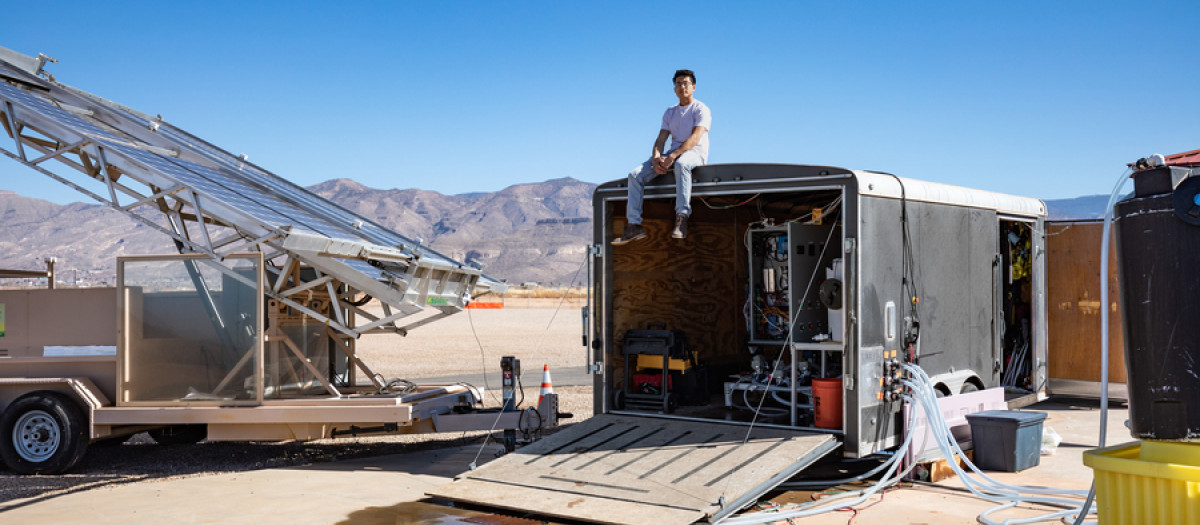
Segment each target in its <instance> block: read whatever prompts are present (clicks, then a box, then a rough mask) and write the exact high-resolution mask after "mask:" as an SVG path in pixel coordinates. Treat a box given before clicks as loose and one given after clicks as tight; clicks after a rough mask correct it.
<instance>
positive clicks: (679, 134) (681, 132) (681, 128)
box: [662, 99, 712, 164]
mask: <svg viewBox="0 0 1200 525" xmlns="http://www.w3.org/2000/svg"><path fill="white" fill-rule="evenodd" d="M696 126H702V127H703V128H704V129H706V130H710V131H711V130H712V112H711V111H709V110H708V106H705V105H704V103H703V102H700V101H699V100H696V99H692V103H691V104H688V105H686V106H680V105H674V106H671V107H669V108H667V111H666V113H663V118H662V129H665V130H667V131H668V132H670V133H671V149H669V150H667V151H664V152H663V154H664V155H666V154H667V153H670V152H672V151H675V150H677V149H679V146H682V145H683V143H684V141H686V140H687V139H688V137H690V136H692V128H695V127H696ZM692 149H693V150H695V151H696V153H699V154H700V159H701V161H702V162H704V163H706V164H707V163H708V133H705V134H704V136H703V137H700V142H699V143H697V144H696V147H694V148H692Z"/></svg>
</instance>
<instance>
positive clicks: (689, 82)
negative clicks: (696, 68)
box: [675, 80, 692, 86]
mask: <svg viewBox="0 0 1200 525" xmlns="http://www.w3.org/2000/svg"><path fill="white" fill-rule="evenodd" d="M675 85H676V86H690V85H692V81H691V80H680V81H678V82H676V83H675Z"/></svg>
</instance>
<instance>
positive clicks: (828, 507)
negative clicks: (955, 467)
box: [720, 432, 915, 525]
mask: <svg viewBox="0 0 1200 525" xmlns="http://www.w3.org/2000/svg"><path fill="white" fill-rule="evenodd" d="M911 444H912V433H911V432H910V433H909V434H908V435H907V436H905V438H904V442H903V443H901V444H900V447H899V449H897V451H896V453H895V454H893V455H892V457H891V458H889V459H888V460H887V461H886V462H884V464H883V465H881V466H886V467H887V469H888V470H887V472H886V473H884V475H883V477H882V478H881V479H880V480H879V481H878V482H876V483H875V484H874V485H871V486H870V487H868V488H866V489H863V490H854V491H849V492H843V493H841V494H836V495H833V496H830V497H827V498H825V499H823V500H819V501H814V502H812V503H808V504H804V505H795V506H788V507H786V508H792V509H794V510H789V511H784V512H779V511H777V510H771V511H761V512H748V513H745V514H742V515H739V516H735V517H730V518H725V519H724V520H721V521H720V523H723V524H729V525H752V524H763V523H772V522H775V521H779V520H790V519H794V518H803V517H806V516H813V515H816V514H822V513H825V512H829V511H833V510H838V509H844V508H846V507H853V506H855V505H858V504H859V503H862V502H864V501H866V500H867V499H869V498H870V497H871V496H873V495H875V493H876V492H879V491H880V490H882V489H884V488H886V487H889V486H891V485H894V484H895V483H897V482H899V481H900V479H901V478H903V477H904V476H905V475H906V474H908V472H909V471H910V470H912V468H913V466H914V465H915V463H914V464H913V465H909V466H908V467H907V468H905V469H904V471H902V472H899V473H897V472H896V470H897V469H898V468H899V467H900V464H901V463H903V459H904V454H905V452H906V451H907V450H908V447H909V446H910V445H911ZM854 495H857V496H858V497H857V498H855V499H853V500H850V501H845V502H842V503H834V504H830V503H829V502H830V501H831V500H835V499H844V498H848V497H851V496H854Z"/></svg>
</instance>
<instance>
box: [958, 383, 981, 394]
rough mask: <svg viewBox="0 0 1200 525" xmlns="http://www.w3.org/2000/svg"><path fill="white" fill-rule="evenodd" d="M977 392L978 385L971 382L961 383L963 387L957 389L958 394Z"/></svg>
mask: <svg viewBox="0 0 1200 525" xmlns="http://www.w3.org/2000/svg"><path fill="white" fill-rule="evenodd" d="M978 391H979V385H977V384H975V383H974V382H972V381H967V382H965V383H963V386H962V388H961V389H959V391H958V393H960V394H966V393H968V392H978Z"/></svg>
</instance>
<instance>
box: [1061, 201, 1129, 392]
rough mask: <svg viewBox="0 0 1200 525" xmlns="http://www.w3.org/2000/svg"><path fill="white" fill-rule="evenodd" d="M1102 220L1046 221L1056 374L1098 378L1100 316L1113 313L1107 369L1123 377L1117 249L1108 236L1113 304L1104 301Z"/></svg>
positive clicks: (1114, 377)
mask: <svg viewBox="0 0 1200 525" xmlns="http://www.w3.org/2000/svg"><path fill="white" fill-rule="evenodd" d="M1102 228H1103V226H1102V224H1101V223H1098V222H1095V223H1092V222H1088V223H1078V222H1077V223H1060V224H1047V226H1046V251H1047V257H1046V278H1047V287H1046V288H1047V290H1046V291H1047V300H1046V304H1047V305H1048V307H1049V310H1050V311H1049V313H1048V318H1049V319H1048V323H1049V326H1048V337H1049V346H1050V355H1049V372H1050V377H1052V378H1056V379H1074V380H1079V381H1097V382H1098V381H1100V316H1101V315H1102V314H1105V313H1106V314H1107V315H1108V316H1109V331H1108V341H1109V343H1108V344H1109V370H1108V379H1109V381H1112V382H1117V383H1124V382H1125V342H1124V339H1123V337H1122V335H1121V310H1120V291H1119V289H1118V288H1117V255H1116V248H1115V243H1114V242H1112V241H1110V243H1109V245H1110V248H1109V253H1108V268H1109V272H1108V273H1109V274H1108V276H1107V279H1108V283H1109V304H1107V305H1102V304H1100V237H1101V232H1102Z"/></svg>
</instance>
